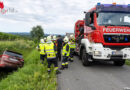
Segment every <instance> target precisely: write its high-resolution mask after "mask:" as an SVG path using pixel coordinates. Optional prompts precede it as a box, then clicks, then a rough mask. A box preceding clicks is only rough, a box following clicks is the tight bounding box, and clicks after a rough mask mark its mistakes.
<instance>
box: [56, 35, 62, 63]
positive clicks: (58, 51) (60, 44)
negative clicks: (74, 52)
mask: <svg viewBox="0 0 130 90" xmlns="http://www.w3.org/2000/svg"><path fill="white" fill-rule="evenodd" d="M62 44H63V40H62V38H61V35H59V36H58V39H57V55H58V60H59V61H61V49H62Z"/></svg>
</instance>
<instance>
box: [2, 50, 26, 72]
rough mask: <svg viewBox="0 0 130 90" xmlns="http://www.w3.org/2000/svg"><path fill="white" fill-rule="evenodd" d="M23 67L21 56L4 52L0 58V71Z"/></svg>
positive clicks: (11, 52)
mask: <svg viewBox="0 0 130 90" xmlns="http://www.w3.org/2000/svg"><path fill="white" fill-rule="evenodd" d="M23 65H24V59H23V56H22V54H20V53H17V52H14V51H9V50H6V51H4V53H3V54H2V55H1V56H0V70H2V69H7V70H8V69H17V68H19V67H22V66H23Z"/></svg>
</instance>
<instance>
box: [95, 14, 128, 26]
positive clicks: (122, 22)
mask: <svg viewBox="0 0 130 90" xmlns="http://www.w3.org/2000/svg"><path fill="white" fill-rule="evenodd" d="M97 23H98V25H99V26H129V27H130V13H115V12H100V13H98V14H97Z"/></svg>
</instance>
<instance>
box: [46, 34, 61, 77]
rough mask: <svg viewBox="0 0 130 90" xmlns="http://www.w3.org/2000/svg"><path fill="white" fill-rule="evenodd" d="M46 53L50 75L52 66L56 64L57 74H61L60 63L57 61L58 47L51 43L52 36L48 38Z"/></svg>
mask: <svg viewBox="0 0 130 90" xmlns="http://www.w3.org/2000/svg"><path fill="white" fill-rule="evenodd" d="M45 53H46V55H47V63H48V73H50V72H51V65H52V64H54V67H55V70H56V74H60V73H61V72H60V71H59V70H58V61H57V59H56V46H55V45H54V43H53V42H52V41H51V36H48V37H47V42H46V44H45Z"/></svg>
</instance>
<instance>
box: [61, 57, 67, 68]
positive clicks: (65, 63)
mask: <svg viewBox="0 0 130 90" xmlns="http://www.w3.org/2000/svg"><path fill="white" fill-rule="evenodd" d="M66 65H68V57H67V56H63V59H62V67H64V66H66Z"/></svg>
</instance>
